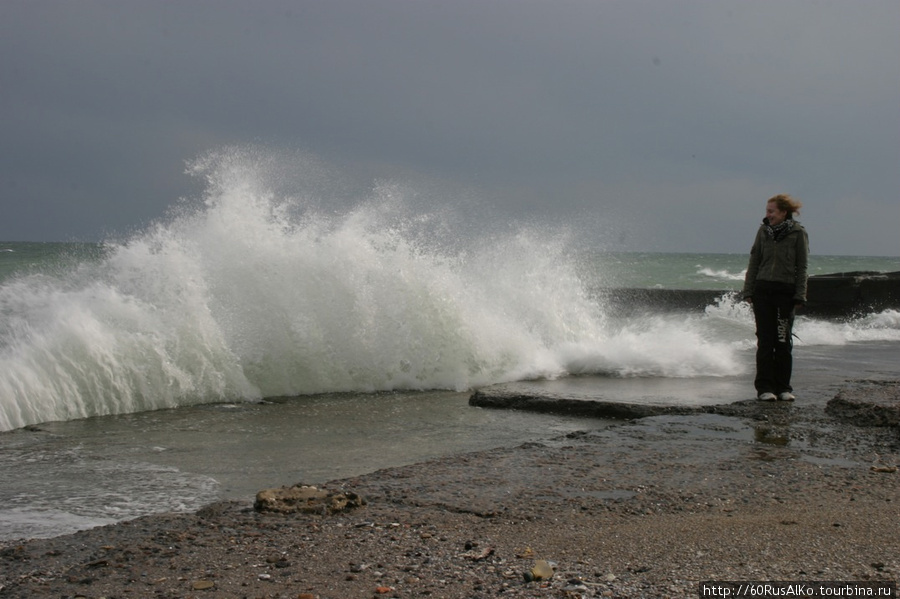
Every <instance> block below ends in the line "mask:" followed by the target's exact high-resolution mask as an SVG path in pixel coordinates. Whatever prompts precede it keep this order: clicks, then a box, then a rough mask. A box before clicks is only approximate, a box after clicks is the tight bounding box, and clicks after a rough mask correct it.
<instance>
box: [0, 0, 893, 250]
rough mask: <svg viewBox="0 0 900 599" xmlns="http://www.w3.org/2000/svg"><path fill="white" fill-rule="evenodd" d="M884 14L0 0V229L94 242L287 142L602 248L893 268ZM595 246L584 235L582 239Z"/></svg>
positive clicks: (318, 1) (668, 6) (676, 7)
mask: <svg viewBox="0 0 900 599" xmlns="http://www.w3.org/2000/svg"><path fill="white" fill-rule="evenodd" d="M898 24H900V2H898V1H897V0H863V1H850V0H845V1H818V0H817V1H811V0H789V1H788V0H773V1H766V0H753V1H745V0H741V1H728V0H709V1H695V0H628V1H625V0H619V1H603V0H590V1H588V0H584V1H567V0H543V1H534V0H441V1H437V0H315V1H313V0H308V1H307V0H304V1H293V2H291V1H269V0H262V1H253V2H250V1H249V0H248V1H246V2H229V1H223V0H209V1H193V0H184V1H177V2H168V1H162V0H147V1H135V0H131V1H128V0H126V1H121V0H115V1H109V2H95V1H83V0H79V1H62V0H60V1H45V0H3V2H0V114H2V119H0V212H2V213H0V240H6V241H44V240H62V241H67V240H85V241H93V240H100V239H102V238H104V237H106V236H108V235H122V234H126V233H128V232H132V231H134V230H135V229H140V228H141V227H144V226H147V224H148V223H150V222H151V221H152V220H154V219H157V218H160V217H162V216H163V215H164V214H165V211H166V209H167V208H168V207H170V206H172V205H173V204H174V203H175V202H176V201H177V200H178V198H180V197H185V196H190V195H191V194H195V195H196V194H197V193H198V189H197V181H195V180H194V179H192V178H191V177H189V176H187V175H185V162H186V161H188V160H191V159H194V158H196V157H197V156H199V155H201V154H203V153H204V152H207V151H210V150H213V149H216V148H218V147H222V146H226V145H234V144H238V145H241V144H251V143H252V144H256V145H259V146H263V147H266V148H273V149H275V150H278V149H282V148H283V149H286V150H291V151H295V150H302V151H304V152H309V153H312V154H313V155H315V156H317V157H319V158H320V159H321V160H322V161H324V162H327V163H328V164H333V165H338V166H337V169H338V170H340V171H342V172H344V173H346V174H347V176H348V177H350V178H354V177H356V179H357V180H366V181H367V183H366V184H367V185H370V186H371V185H374V182H375V181H376V180H383V179H392V180H393V179H409V180H411V181H422V180H428V181H441V182H443V183H442V184H441V186H439V187H438V188H439V189H446V194H447V198H446V201H447V202H448V203H452V202H453V201H454V200H453V198H452V197H451V196H453V195H454V194H455V193H458V190H459V189H466V190H467V194H468V197H469V198H470V201H472V200H471V198H473V197H474V198H476V200H475V201H477V202H482V203H485V204H490V208H491V210H492V211H493V212H494V213H495V214H497V215H501V216H503V215H506V216H509V217H510V218H514V219H525V220H527V219H534V220H535V221H540V220H541V219H548V220H553V221H554V222H556V223H560V222H563V223H565V222H566V221H567V220H569V221H571V222H572V223H573V226H574V225H575V224H581V225H583V224H584V223H594V224H596V225H597V230H598V232H599V231H601V230H606V231H608V230H616V231H618V232H619V233H618V235H617V236H613V237H612V238H611V239H610V240H607V241H605V242H604V243H606V244H607V245H608V246H612V247H611V249H647V250H660V251H686V252H695V251H696V252H746V251H748V250H749V245H750V242H751V241H752V237H753V234H754V232H755V229H756V227H757V225H758V223H759V221H760V219H761V218H762V217H763V215H764V207H765V206H764V205H765V200H766V199H767V198H768V197H770V196H772V195H774V194H776V193H780V192H787V193H791V194H792V195H794V196H795V197H797V198H799V199H800V200H802V201H803V202H804V204H805V208H804V210H803V212H802V214H801V218H800V219H801V220H802V221H803V223H804V224H805V225H806V226H807V229H808V230H809V232H810V238H811V245H812V251H813V252H814V253H815V252H818V253H823V254H856V255H891V256H898V255H900V241H898V237H897V228H898V226H900V60H898V57H900V35H898V33H897V32H898ZM598 235H599V233H598Z"/></svg>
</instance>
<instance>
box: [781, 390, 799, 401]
mask: <svg viewBox="0 0 900 599" xmlns="http://www.w3.org/2000/svg"><path fill="white" fill-rule="evenodd" d="M795 399H796V398H795V397H794V394H793V393H791V392H790V391H782V392H781V393H779V394H778V400H779V401H794V400H795Z"/></svg>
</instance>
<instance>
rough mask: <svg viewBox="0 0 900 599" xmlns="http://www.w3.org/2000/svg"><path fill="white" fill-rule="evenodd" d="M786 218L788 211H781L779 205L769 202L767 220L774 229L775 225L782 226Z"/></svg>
mask: <svg viewBox="0 0 900 599" xmlns="http://www.w3.org/2000/svg"><path fill="white" fill-rule="evenodd" d="M786 218H787V211H786V210H779V209H778V204H776V203H775V202H769V203H767V204H766V219H768V221H769V224H770V225H772V226H773V227H774V226H775V225H780V224H781V223H782V222H784V219H786Z"/></svg>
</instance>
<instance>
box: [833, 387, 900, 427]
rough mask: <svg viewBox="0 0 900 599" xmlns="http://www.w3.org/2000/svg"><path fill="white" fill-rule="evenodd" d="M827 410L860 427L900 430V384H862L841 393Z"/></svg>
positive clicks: (847, 388)
mask: <svg viewBox="0 0 900 599" xmlns="http://www.w3.org/2000/svg"><path fill="white" fill-rule="evenodd" d="M825 411H826V412H827V413H828V414H830V415H831V416H834V417H835V418H840V419H843V420H847V421H849V422H851V423H853V424H856V425H858V426H893V427H900V384H898V383H897V382H895V381H858V382H856V383H854V384H853V385H851V386H848V387H844V388H843V389H841V390H840V391H838V394H837V395H835V396H834V398H832V399H831V400H829V401H828V404H827V405H826V406H825Z"/></svg>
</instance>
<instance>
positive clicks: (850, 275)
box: [601, 271, 900, 318]
mask: <svg viewBox="0 0 900 599" xmlns="http://www.w3.org/2000/svg"><path fill="white" fill-rule="evenodd" d="M729 293H738V292H737V291H734V292H729V291H723V290H721V289H635V288H620V289H604V290H603V291H602V292H601V294H602V296H603V297H604V299H605V300H606V302H607V304H608V305H609V307H610V308H611V309H612V310H613V312H615V313H616V314H623V315H628V314H635V313H640V312H641V311H646V310H652V311H664V312H665V311H670V312H678V311H699V310H703V309H704V308H706V306H709V305H712V304H714V303H715V302H716V301H717V300H718V299H719V298H720V297H722V296H723V295H727V294H729ZM807 299H808V303H807V305H806V307H805V308H804V310H803V314H805V315H809V316H818V317H823V318H843V317H849V316H856V315H859V314H866V313H870V312H880V311H882V310H888V309H894V310H897V309H900V271H897V272H889V273H880V272H847V273H834V274H828V275H817V276H813V277H810V278H809V289H808V293H807Z"/></svg>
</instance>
